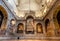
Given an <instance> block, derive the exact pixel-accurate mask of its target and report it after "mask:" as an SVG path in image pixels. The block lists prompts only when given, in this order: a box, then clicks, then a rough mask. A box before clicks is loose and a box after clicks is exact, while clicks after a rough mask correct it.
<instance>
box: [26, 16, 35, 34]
mask: <svg viewBox="0 0 60 41" xmlns="http://www.w3.org/2000/svg"><path fill="white" fill-rule="evenodd" d="M26 33H27V34H33V33H34V19H33V17H32V16H28V17H27V19H26Z"/></svg>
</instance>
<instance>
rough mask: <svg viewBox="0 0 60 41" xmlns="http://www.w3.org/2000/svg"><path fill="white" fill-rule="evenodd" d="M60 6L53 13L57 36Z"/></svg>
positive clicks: (59, 23)
mask: <svg viewBox="0 0 60 41" xmlns="http://www.w3.org/2000/svg"><path fill="white" fill-rule="evenodd" d="M59 19H60V5H59V6H57V7H56V9H55V10H54V12H53V21H54V25H55V29H56V32H57V33H58V34H59V33H60V22H59Z"/></svg>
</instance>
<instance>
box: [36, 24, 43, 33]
mask: <svg viewBox="0 0 60 41" xmlns="http://www.w3.org/2000/svg"><path fill="white" fill-rule="evenodd" d="M36 29H37V33H43V28H42V24H41V23H38V24H37V25H36Z"/></svg>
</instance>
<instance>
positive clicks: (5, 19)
mask: <svg viewBox="0 0 60 41" xmlns="http://www.w3.org/2000/svg"><path fill="white" fill-rule="evenodd" d="M0 11H1V12H2V14H3V16H4V18H3V21H2V25H1V30H5V29H6V24H7V18H8V14H7V12H6V10H5V9H4V8H3V7H2V6H1V5H0Z"/></svg>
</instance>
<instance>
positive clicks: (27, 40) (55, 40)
mask: <svg viewBox="0 0 60 41" xmlns="http://www.w3.org/2000/svg"><path fill="white" fill-rule="evenodd" d="M0 41H60V40H0Z"/></svg>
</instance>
